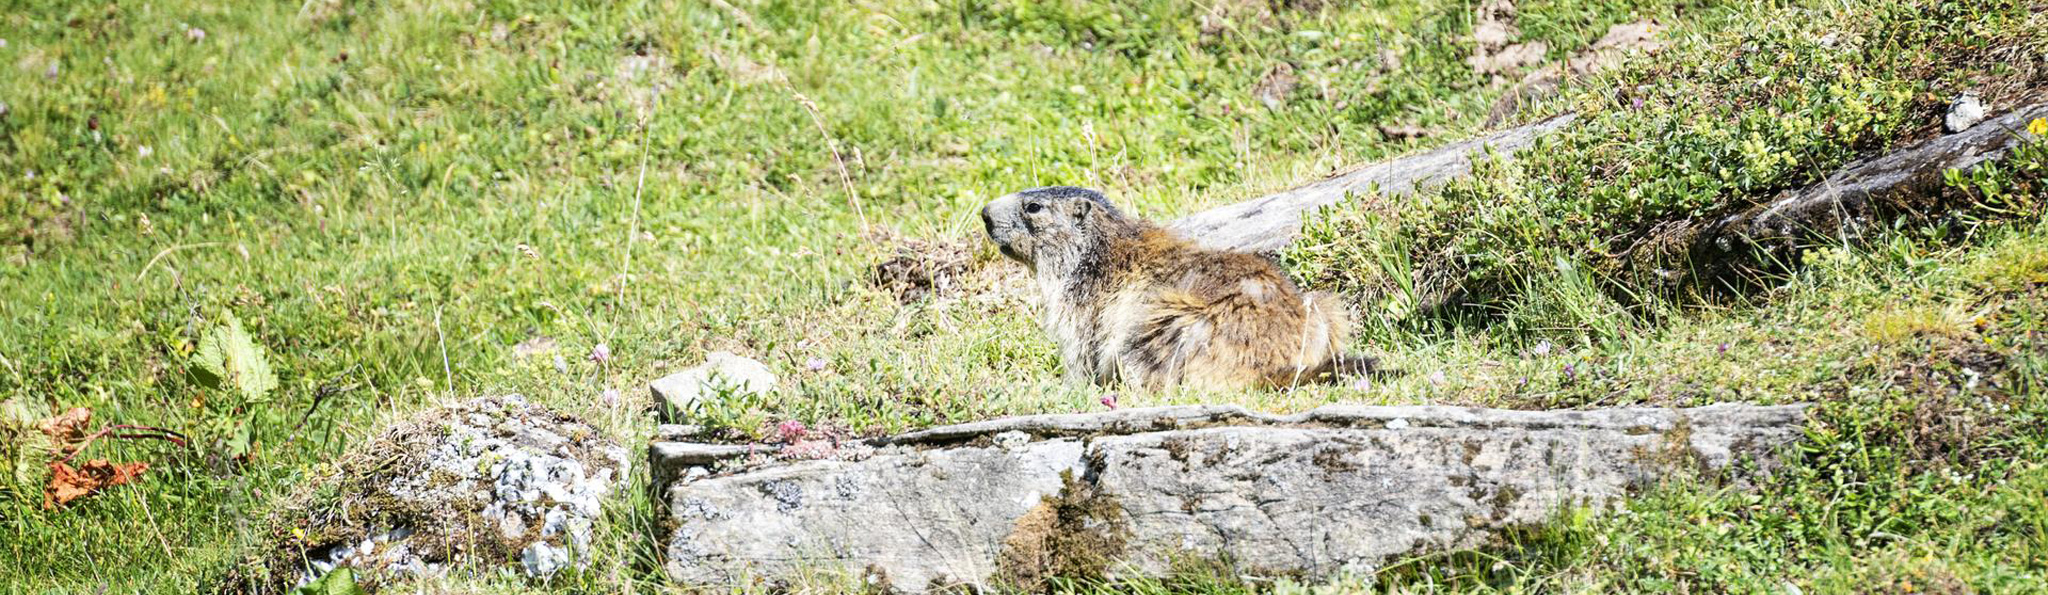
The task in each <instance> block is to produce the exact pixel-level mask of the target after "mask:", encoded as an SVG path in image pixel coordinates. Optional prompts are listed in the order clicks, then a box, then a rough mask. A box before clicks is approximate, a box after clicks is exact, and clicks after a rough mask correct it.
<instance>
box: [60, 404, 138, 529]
mask: <svg viewBox="0 0 2048 595" xmlns="http://www.w3.org/2000/svg"><path fill="white" fill-rule="evenodd" d="M74 411H75V410H74ZM67 415H68V414H67ZM147 470H149V463H143V462H139V461H138V462H134V463H110V462H107V460H106V459H93V460H91V461H87V462H86V463H85V464H84V465H81V466H79V467H78V468H77V469H73V468H71V466H70V465H66V464H64V463H63V462H61V461H57V462H52V463H50V485H48V486H45V487H44V488H43V508H44V509H45V510H48V509H53V508H57V507H59V506H63V505H65V504H69V503H71V501H72V500H77V499H79V498H84V497H86V496H90V495H92V494H93V493H94V492H98V491H100V490H104V489H107V488H111V487H114V486H117V485H121V484H124V483H128V482H131V481H135V478H137V477H140V476H142V472H143V471H147Z"/></svg>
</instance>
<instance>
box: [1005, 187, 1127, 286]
mask: <svg viewBox="0 0 2048 595" xmlns="http://www.w3.org/2000/svg"><path fill="white" fill-rule="evenodd" d="M1126 221H1127V219H1126V218H1125V217H1124V214H1123V212H1122V211H1119V210H1117V208H1116V205H1113V204H1110V202H1109V199H1107V198H1103V197H1102V193H1100V192H1096V191H1094V190H1089V189H1087V188H1075V187H1073V186H1046V187H1043V188H1032V189H1030V190H1023V191H1019V192H1016V193H1013V194H1009V195H1006V196H1003V197H1002V198H998V199H995V200H993V201H990V202H989V203H988V206H984V207H982V208H981V223H982V225H983V226H984V227H986V228H987V229H988V239H989V240H990V241H993V242H995V244H996V248H998V249H1001V250H1002V252H1003V256H1008V257H1010V258H1011V259H1012V260H1016V261H1017V262H1021V263H1024V264H1025V265H1027V266H1030V267H1032V268H1034V269H1035V268H1038V266H1039V264H1040V263H1044V262H1059V261H1067V260H1070V259H1073V258H1075V257H1079V256H1080V255H1082V254H1084V253H1086V252H1088V251H1089V248H1092V247H1093V244H1095V243H1096V242H1099V241H1100V240H1101V239H1102V238H1103V237H1105V235H1106V234H1108V233H1111V232H1113V231H1115V230H1113V229H1111V227H1113V226H1118V224H1121V223H1124V222H1126Z"/></svg>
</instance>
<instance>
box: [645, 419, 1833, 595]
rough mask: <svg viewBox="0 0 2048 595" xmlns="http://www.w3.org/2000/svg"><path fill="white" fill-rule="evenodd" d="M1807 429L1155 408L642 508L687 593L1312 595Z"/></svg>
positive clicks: (1023, 422)
mask: <svg viewBox="0 0 2048 595" xmlns="http://www.w3.org/2000/svg"><path fill="white" fill-rule="evenodd" d="M1804 420H1805V415H1804V409H1803V407H1802V406H1776V407H1759V406H1747V405H1716V406H1710V407H1701V408H1693V409H1662V408H1629V409H1609V410H1594V411H1503V410H1489V409H1471V408H1460V407H1359V406H1328V407H1324V408H1320V409H1316V410H1314V411H1309V412H1305V413H1299V414H1294V415H1266V414H1260V413H1254V412H1250V411H1246V410H1244V409H1242V408H1238V407H1229V406H1183V407H1161V408H1152V409H1131V410H1121V411H1114V412H1105V413H1093V414H1068V415H1040V416H1024V417H1017V418H1008V419H1000V420H991V421H987V422H978V423H973V424H963V425H960V426H950V427H945V428H934V429H931V430H925V431H922V432H915V433H910V434H904V435H900V436H895V437H890V438H882V439H876V440H872V441H869V443H868V444H867V446H869V447H870V448H867V449H863V450H858V451H857V452H859V453H860V454H858V455H853V456H849V457H847V458H844V459H836V460H807V461H777V460H775V459H774V458H773V457H769V458H768V459H767V460H769V461H770V462H767V463H758V461H759V460H761V459H758V458H757V459H753V460H755V461H757V462H756V464H754V465H752V466H746V465H728V467H737V468H736V469H728V470H726V471H723V472H721V473H716V474H711V475H709V476H704V477H699V478H696V479H679V480H674V481H672V482H670V483H668V484H666V486H665V487H663V486H657V488H658V489H661V490H662V492H661V493H662V495H663V499H664V502H665V504H666V506H667V507H668V512H669V516H670V519H671V520H672V523H673V524H672V527H674V530H673V532H672V533H671V534H670V537H669V542H668V547H667V556H668V560H667V563H666V569H667V572H668V574H669V576H670V577H671V578H672V579H674V580H676V581H679V582H681V583H684V584H687V585H734V584H745V583H755V584H760V585H765V586H770V587H773V586H778V585H786V584H788V583H789V582H790V581H792V580H795V579H798V578H799V577H808V576H815V575H817V574H819V573H825V574H830V575H837V576H841V577H845V578H848V579H851V580H854V581H858V582H861V583H863V584H865V585H867V586H868V587H878V588H884V589H885V590H890V591H897V592H906V593H920V592H927V591H930V590H934V589H940V588H953V587H966V588H970V589H981V588H1002V587H1022V588H1026V589H1032V588H1039V587H1043V586H1044V581H1045V580H1046V579H1047V578H1048V577H1054V576H1071V577H1084V578H1086V577H1094V578H1107V579H1111V580H1114V579H1119V578H1131V577H1147V576H1150V577H1157V576H1164V575H1167V574H1170V573H1171V572H1172V571H1173V569H1175V568H1185V567H1186V566H1185V565H1186V564H1189V563H1201V564H1208V565H1221V566H1223V567H1225V568H1227V570H1228V571H1229V572H1231V573H1232V575H1234V576H1245V577H1279V576H1290V577H1300V578H1306V579H1309V580H1320V579H1329V578H1335V577H1339V576H1342V575H1345V574H1347V573H1365V572H1371V571H1373V570H1374V569H1377V568H1379V567H1380V566H1381V565H1383V564H1385V563H1387V562H1388V561H1389V560H1392V559H1396V558H1398V557H1403V556H1409V555H1414V554H1419V553H1425V552H1432V551H1447V550H1456V549H1465V548H1472V547H1478V546H1482V545H1486V544H1488V543H1491V542H1492V540H1493V539H1494V538H1495V537H1496V536H1497V535H1498V534H1499V532H1500V531H1501V530H1504V529H1509V528H1514V527H1520V526H1527V525H1531V524H1536V523H1541V522H1543V521H1545V520H1546V519H1548V518H1549V517H1550V515H1552V514H1554V513H1555V512H1557V511H1559V510H1561V509H1565V508H1568V507H1574V506H1585V507H1600V506H1605V505H1608V504H1609V503H1611V502H1613V501H1615V500H1616V499H1618V498H1621V497H1624V496H1626V495H1628V494H1630V493H1632V492H1634V491H1636V490H1639V489H1641V488H1644V487H1647V486H1651V485H1655V484H1657V483H1659V482H1662V481H1667V480H1670V479H1672V478H1688V479H1691V480H1699V481H1708V482H1720V483H1726V484H1729V485H1734V486H1738V487H1739V486H1744V485H1748V482H1750V481H1751V480H1752V479H1754V478H1755V477H1757V474H1758V473H1767V472H1769V471H1770V470H1771V469H1774V468H1776V464H1777V461H1778V456H1779V454H1780V453H1781V452H1783V451H1784V450H1785V449H1786V447H1788V446H1790V445H1791V444H1793V443H1794V442H1796V441H1797V440H1798V439H1799V437H1800V435H1801V428H1802V426H1803V425H1804ZM661 464H662V463H661V462H660V461H657V462H656V466H657V467H659V466H660V465H661Z"/></svg>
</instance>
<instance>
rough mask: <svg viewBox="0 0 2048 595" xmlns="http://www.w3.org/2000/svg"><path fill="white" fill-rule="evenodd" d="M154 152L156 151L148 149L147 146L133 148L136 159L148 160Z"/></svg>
mask: <svg viewBox="0 0 2048 595" xmlns="http://www.w3.org/2000/svg"><path fill="white" fill-rule="evenodd" d="M155 152H156V150H154V149H151V148H149V145H142V146H139V147H135V156H137V157H142V158H148V157H149V156H150V154H152V153H155Z"/></svg>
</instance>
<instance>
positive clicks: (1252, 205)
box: [1172, 114, 1577, 252]
mask: <svg viewBox="0 0 2048 595" xmlns="http://www.w3.org/2000/svg"><path fill="white" fill-rule="evenodd" d="M1576 118H1577V116H1576V115H1575V114H1565V115H1562V116H1557V117H1553V118H1550V119H1548V120H1544V121H1542V122H1537V123H1535V124H1530V125H1527V126H1522V127H1519V128H1511V129H1508V130H1503V131H1500V132H1496V133H1493V134H1489V135H1486V136H1482V137H1479V138H1475V139H1471V140H1467V141H1464V142H1460V143H1457V144H1453V145H1450V146H1447V147H1443V148H1440V149H1437V150H1434V151H1430V152H1427V153H1423V154H1420V155H1410V156H1407V157H1400V158H1396V159H1392V160H1388V161H1382V162H1379V163H1372V164H1366V165H1360V166H1356V167H1353V168H1351V169H1349V170H1346V171H1344V172H1341V173H1337V174H1334V175H1331V176H1330V177H1327V178H1324V179H1322V180H1320V181H1317V182H1313V183H1310V184H1305V185H1302V186H1297V187H1295V188H1292V189H1289V190H1286V191H1282V192H1279V193H1275V194H1270V195H1266V196H1263V197H1259V198H1255V199H1252V200H1248V201H1245V202H1241V203H1237V204H1232V205H1228V206H1222V207H1217V208H1214V209H1209V210H1207V211H1202V212H1200V213H1195V214H1193V215H1188V216H1187V217H1183V218H1181V219H1180V220H1178V221H1175V222H1173V225H1172V227H1173V229H1174V230H1175V231H1179V232H1180V233H1181V234H1183V235H1185V236H1187V237H1189V238H1192V239H1194V240H1195V241H1196V242H1200V243H1201V244H1202V245H1203V246H1207V247H1210V248H1216V249H1221V250H1238V251H1244V252H1272V251H1275V250H1279V249H1281V248H1284V247H1286V246H1287V244H1288V243H1289V242H1292V241H1294V236H1295V234H1296V233H1297V232H1299V231H1301V218H1302V216H1303V215H1304V214H1306V213H1307V212H1309V211H1313V210H1315V209H1320V208H1322V207H1325V206H1329V205H1331V204H1335V203H1336V202H1337V201H1340V200H1344V197H1346V196H1350V195H1353V194H1364V193H1368V192H1378V193H1379V194H1380V195H1381V196H1399V195H1403V194H1407V193H1410V192H1413V191H1415V190H1416V189H1417V188H1424V187H1428V186H1429V185H1432V184H1439V183H1442V182H1443V181H1445V180H1449V179H1452V178H1457V177H1461V176H1464V175H1467V174H1470V173H1471V172H1472V154H1473V153H1475V152H1479V151H1482V150H1490V151H1492V152H1493V153H1494V154H1495V155H1498V156H1499V157H1500V158H1502V159H1511V158H1513V156H1514V154H1515V152H1517V151H1520V150H1522V149H1525V148H1528V147H1529V145H1531V144H1534V143H1535V142H1536V139H1538V138H1541V137H1542V136H1544V135H1546V134H1549V133H1551V132H1555V131H1557V130H1559V129H1562V128H1564V127H1565V126H1567V125H1570V124H1571V123H1572V120H1574V119H1576Z"/></svg>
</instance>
